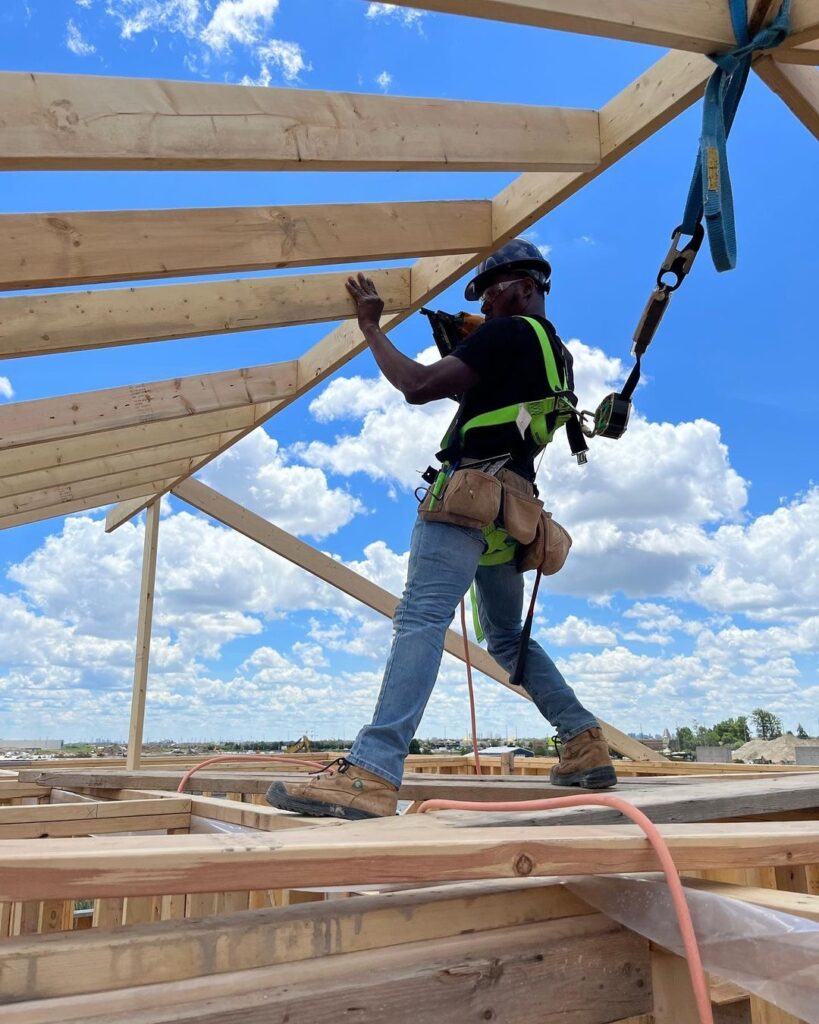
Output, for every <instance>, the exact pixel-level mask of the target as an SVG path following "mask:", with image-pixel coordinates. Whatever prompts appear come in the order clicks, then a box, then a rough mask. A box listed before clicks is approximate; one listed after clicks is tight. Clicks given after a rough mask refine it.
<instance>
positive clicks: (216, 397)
mask: <svg viewBox="0 0 819 1024" xmlns="http://www.w3.org/2000/svg"><path fill="white" fill-rule="evenodd" d="M297 383H298V362H297V361H296V360H295V359H292V360H289V361H287V362H283V363H269V364H267V365H264V366H250V367H246V368H245V369H241V370H224V371H221V372H219V373H205V374H200V375H197V376H193V377H177V378H175V379H173V380H161V381H152V382H150V383H148V384H130V385H127V386H126V387H121V388H108V389H107V390H104V391H86V392H81V393H80V394H76V395H62V396H61V397H59V398H38V399H35V400H34V401H31V402H15V403H14V404H13V405H6V406H3V407H0V451H5V450H7V449H9V448H19V447H22V446H23V445H29V444H41V443H42V442H44V441H58V440H61V439H63V438H69V437H71V438H76V437H78V436H80V435H85V434H96V433H100V432H102V431H108V430H116V429H120V428H123V427H132V426H137V425H139V424H145V423H158V422H161V421H163V420H173V419H178V418H180V417H187V416H194V415H196V414H198V413H208V412H213V411H215V410H224V409H230V408H237V407H242V406H248V405H254V404H256V403H258V402H259V401H275V400H277V399H283V398H286V397H288V396H289V395H291V394H294V393H295V391H296V388H297Z"/></svg>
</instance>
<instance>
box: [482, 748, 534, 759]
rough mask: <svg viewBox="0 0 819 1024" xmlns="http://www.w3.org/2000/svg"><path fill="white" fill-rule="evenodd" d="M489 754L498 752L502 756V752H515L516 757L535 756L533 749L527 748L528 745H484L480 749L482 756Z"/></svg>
mask: <svg viewBox="0 0 819 1024" xmlns="http://www.w3.org/2000/svg"><path fill="white" fill-rule="evenodd" d="M486 754H488V755H489V756H490V757H492V755H493V754H497V755H498V757H500V755H501V754H514V755H515V757H534V756H535V754H534V751H533V750H527V748H526V747H484V748H483V750H481V751H480V755H481V757H484V756H485V755H486Z"/></svg>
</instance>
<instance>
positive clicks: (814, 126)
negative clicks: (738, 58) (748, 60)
mask: <svg viewBox="0 0 819 1024" xmlns="http://www.w3.org/2000/svg"><path fill="white" fill-rule="evenodd" d="M754 70H755V71H756V73H757V74H758V75H759V77H760V78H761V79H762V81H763V82H764V83H765V84H766V85H767V86H769V87H770V88H771V89H772V90H773V91H774V92H775V93H776V94H777V96H779V97H780V98H781V99H782V101H783V102H784V103H786V104H787V105H788V107H790V109H791V110H792V111H793V113H794V114H795V115H796V116H797V117H798V118H799V120H800V121H801V122H802V124H803V125H804V126H805V127H806V128H807V129H808V131H809V132H810V133H811V134H812V135H813V136H814V137H815V138H817V139H819V68H800V67H793V66H792V65H787V64H780V63H779V62H778V61H775V60H774V59H773V58H772V57H763V58H762V60H759V61H757V63H756V64H755V65H754Z"/></svg>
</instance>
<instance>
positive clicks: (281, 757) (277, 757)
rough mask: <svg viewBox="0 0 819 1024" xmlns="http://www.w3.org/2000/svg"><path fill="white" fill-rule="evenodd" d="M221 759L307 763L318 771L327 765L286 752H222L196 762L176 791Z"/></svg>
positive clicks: (178, 791) (182, 790)
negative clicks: (292, 755) (289, 754)
mask: <svg viewBox="0 0 819 1024" xmlns="http://www.w3.org/2000/svg"><path fill="white" fill-rule="evenodd" d="M219 761H281V762H283V763H285V764H301V765H306V766H307V767H308V768H314V769H315V770H316V771H324V769H325V768H326V767H327V765H326V764H322V762H321V761H305V760H303V759H302V758H300V757H288V756H287V755H286V754H221V755H220V756H219V757H209V758H208V759H207V761H202V762H200V763H199V764H195V765H194V766H193V768H191V769H190V770H189V771H187V772H185V774H184V775H183V776H182V781H181V782H180V783H179V785H178V786H177V788H176V792H177V793H184V792H185V786H187V784H188V779H189V778H190V777H191V775H194V774H195V773H196V772H198V771H201V769H202V768H207V766H208V765H209V764H217V763H218V762H219Z"/></svg>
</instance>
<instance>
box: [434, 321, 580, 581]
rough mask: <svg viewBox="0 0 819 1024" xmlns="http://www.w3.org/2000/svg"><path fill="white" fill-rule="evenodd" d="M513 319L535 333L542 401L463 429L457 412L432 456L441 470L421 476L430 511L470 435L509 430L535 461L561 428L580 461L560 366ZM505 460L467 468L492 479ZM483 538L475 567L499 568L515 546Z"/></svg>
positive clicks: (539, 332) (498, 535)
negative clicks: (513, 430)
mask: <svg viewBox="0 0 819 1024" xmlns="http://www.w3.org/2000/svg"><path fill="white" fill-rule="evenodd" d="M515 319H517V320H524V321H525V322H526V323H527V324H529V326H530V327H531V328H532V330H533V331H534V332H535V336H536V337H537V340H538V342H539V343H540V351H541V354H542V356H543V365H544V368H545V371H546V380H547V382H548V387H549V393H548V394H547V395H545V396H544V397H543V398H538V399H535V400H533V401H530V402H515V403H513V404H512V405H505V406H503V407H502V408H500V409H491V410H489V411H488V412H482V413H479V414H478V415H477V416H473V417H471V418H470V419H468V420H467V421H466V422H465V423H461V422H460V415H461V413H460V410H459V411H458V413H456V415H455V418H454V419H453V421H452V423H451V424H450V425H449V428H448V429H447V431H446V433H445V434H444V436H443V438H442V439H441V450H440V451H439V452H438V455H437V457H438V459H440V461H441V463H442V465H441V469H440V470H438V472H437V473H436V472H435V470H434V469H432V470H427V473H429V474H430V477H427V476H426V474H425V477H424V478H425V479H426V480H427V482H428V483H431V484H432V489H431V496H430V506H429V507H430V509H433V508H434V507H435V504H436V503H437V501H438V500H439V498H440V496H441V494H442V492H443V489H444V487H445V485H446V483H447V481H448V480H449V478H450V476H451V475H452V474H453V473H454V472H455V470H456V469H458V467H459V466H460V465H461V463H462V459H463V451H464V448H465V445H466V440H467V435H468V434H469V433H470V431H474V430H480V429H481V428H484V427H502V426H508V425H510V424H515V425H516V426H517V428H518V430H519V431H520V434H521V437H522V438H523V439H524V440H529V441H530V442H531V445H532V449H533V452H532V454H533V456H537V455H538V454H539V453H540V452H541V451H542V450H543V449H544V448H545V447H546V445H548V444H549V443H550V442H551V441H552V439H553V438H554V436H555V434H556V433H557V431H558V430H559V429H560V428H561V427H564V426H565V427H566V430H567V434H568V437H569V445H570V448H571V450H572V454H573V455H575V456H576V458H577V459H578V462H581V463H582V462H585V461H586V454H585V453H586V451H587V450H588V447H587V445H586V442H585V440H584V438H583V434H582V432H581V431H580V429H579V425H578V418H577V411H576V409H577V396H576V395H575V393H574V392H573V391H572V390H571V389H570V388H569V379H568V372H567V369H566V366H565V363H564V362H563V360H560V362H558V360H557V358H556V356H555V351H554V348H553V347H552V342H551V340H550V338H549V335H548V333H547V331H546V329H545V328H544V326H543V324H541V323H540V322H539V321H538V320H536V319H535V318H534V317H530V316H520V317H516V318H515ZM509 460H510V456H508V455H505V456H504V455H501V456H495V457H494V458H489V459H486V460H481V461H480V462H478V463H472V465H475V467H476V468H483V469H484V471H488V472H492V473H497V472H499V471H500V470H501V469H503V467H504V466H505V465H506V463H507V462H509ZM433 474H434V475H433ZM483 536H484V540H485V542H486V545H487V547H486V551H485V552H484V554H483V555H482V557H481V560H480V564H481V565H504V564H505V563H507V562H511V561H512V559H513V558H514V557H515V554H516V552H517V541H515V540H513V539H512V538H511V537H510V536H509V534H508V533H507V532H506V530H504V529H503V528H502V527H500V526H498V525H496V524H492V525H490V526H487V527H486V528H485V529H484V531H483Z"/></svg>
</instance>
